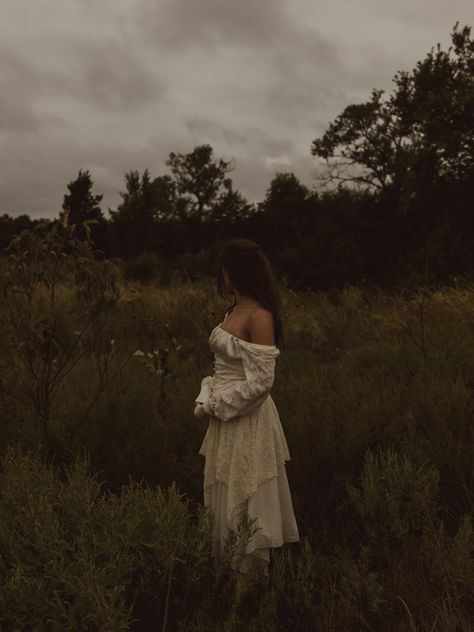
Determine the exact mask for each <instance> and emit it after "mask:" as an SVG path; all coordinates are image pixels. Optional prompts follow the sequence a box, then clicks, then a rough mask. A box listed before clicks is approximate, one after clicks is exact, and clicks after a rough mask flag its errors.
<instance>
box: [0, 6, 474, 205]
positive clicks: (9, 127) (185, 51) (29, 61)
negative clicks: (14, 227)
mask: <svg viewBox="0 0 474 632" xmlns="http://www.w3.org/2000/svg"><path fill="white" fill-rule="evenodd" d="M0 9H1V12H0V15H1V19H0V55H1V65H0V151H1V153H0V156H1V158H0V160H1V163H0V213H9V214H10V215H13V216H15V215H19V214H21V213H27V214H29V215H30V216H31V217H56V216H57V215H58V213H59V210H60V208H61V204H62V199H63V195H64V193H65V191H66V185H67V183H68V182H70V181H71V180H73V179H75V177H76V176H77V173H78V171H79V169H83V170H85V169H89V171H90V172H91V175H92V178H93V180H94V183H95V184H94V192H95V193H103V194H104V199H103V209H104V212H105V215H106V216H107V217H108V212H107V207H111V208H115V207H116V205H117V204H118V202H119V200H120V196H119V191H120V190H123V183H124V174H125V172H126V171H130V170H132V169H137V170H139V171H140V172H142V171H143V170H144V169H145V168H148V169H149V170H150V173H151V175H152V177H155V176H158V175H163V174H164V173H169V169H168V168H167V167H166V165H165V161H166V159H167V157H168V155H169V153H170V152H171V151H174V152H190V151H192V150H193V149H194V147H195V146H196V145H199V144H203V143H209V144H210V145H212V147H213V148H214V156H215V158H224V159H225V160H230V159H233V164H234V166H235V170H234V171H233V172H232V173H231V174H230V175H231V177H232V178H233V181H234V185H235V187H236V188H238V189H240V190H241V192H242V193H243V194H244V195H245V196H246V197H247V198H248V199H249V200H253V201H257V200H260V199H262V198H263V196H264V194H265V191H266V189H267V188H268V186H269V184H270V181H271V179H272V177H273V175H274V174H275V173H276V171H293V172H294V173H295V174H296V175H297V176H298V177H299V178H300V180H301V181H302V182H303V183H304V184H306V185H307V186H309V187H313V186H315V185H316V181H315V180H314V178H313V174H314V171H315V169H316V168H317V162H316V159H315V158H314V157H312V156H311V153H310V147H311V142H312V141H313V140H314V139H315V138H316V137H318V136H320V135H321V134H323V133H324V131H325V129H326V127H327V126H328V124H329V123H330V122H331V121H332V120H333V119H334V118H335V117H336V116H337V115H338V114H340V113H341V111H342V110H343V109H344V107H345V106H346V105H348V104H350V103H358V102H362V101H365V100H367V99H368V98H369V96H370V91H371V90H372V89H373V88H381V89H385V90H386V92H387V94H389V93H390V92H391V91H392V88H393V86H394V84H393V81H392V79H393V76H394V74H395V73H396V72H397V70H412V69H413V67H414V66H415V65H416V62H417V61H418V60H421V59H423V58H424V57H425V55H426V53H428V52H429V50H430V49H431V47H432V46H434V47H436V44H437V43H438V42H439V43H440V44H441V46H442V48H443V49H445V50H447V48H448V46H449V45H450V42H451V40H450V33H451V31H452V29H453V26H454V24H455V23H456V22H457V21H459V23H460V28H462V27H463V26H464V25H466V24H467V25H468V26H472V27H474V2H473V1H472V0H450V2H446V0H416V2H414V1H413V0H398V1H397V2H395V1H394V0H390V1H388V0H359V2H354V0H338V1H336V0H0ZM472 35H473V33H471V36H472Z"/></svg>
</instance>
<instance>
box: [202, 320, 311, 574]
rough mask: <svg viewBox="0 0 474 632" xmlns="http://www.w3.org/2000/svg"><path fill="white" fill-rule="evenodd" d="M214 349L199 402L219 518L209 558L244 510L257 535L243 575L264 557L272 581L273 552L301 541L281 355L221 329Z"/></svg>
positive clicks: (207, 478) (207, 499)
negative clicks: (279, 396)
mask: <svg viewBox="0 0 474 632" xmlns="http://www.w3.org/2000/svg"><path fill="white" fill-rule="evenodd" d="M209 345H210V348H211V350H212V351H213V352H214V374H213V375H212V376H206V377H205V378H203V379H202V381H201V391H200V393H199V395H198V397H197V398H196V402H202V403H203V404H202V407H203V411H204V413H205V414H206V415H207V416H208V419H209V427H208V429H207V432H206V435H205V437H204V440H203V442H202V445H201V447H200V449H199V454H201V455H202V456H204V457H205V459H206V461H205V467H204V505H205V507H208V508H210V509H211V510H212V511H213V512H214V517H215V531H214V536H213V546H212V556H213V557H214V558H219V557H220V555H221V554H222V551H223V548H224V544H225V540H226V537H227V535H228V530H229V528H233V529H236V528H237V524H238V522H239V521H240V520H241V519H242V516H243V515H244V514H245V513H246V514H247V515H248V516H249V517H250V518H256V519H257V521H256V522H255V523H254V527H253V528H254V529H255V528H257V531H256V533H255V534H254V535H253V536H252V538H251V539H250V540H249V542H248V543H247V545H246V546H245V554H244V556H243V559H242V561H241V563H240V565H239V570H240V571H241V572H242V573H247V572H249V570H250V568H251V566H252V563H253V561H255V558H259V562H260V563H261V564H262V565H263V567H264V573H265V575H267V576H268V562H269V561H270V548H274V547H280V546H282V545H283V543H284V542H298V541H299V540H300V538H299V533H298V527H297V524H296V520H295V514H294V511H293V505H292V501H291V495H290V489H289V486H288V479H287V476H286V469H285V461H289V460H290V454H289V451H288V446H287V443H286V439H285V435H284V432H283V428H282V426H281V422H280V417H279V415H278V410H277V408H276V406H275V403H274V401H273V399H272V397H271V395H270V390H271V388H272V385H273V381H274V373H275V362H276V358H277V357H278V356H279V354H280V351H279V349H278V348H277V347H276V346H275V345H262V344H257V343H253V342H248V341H246V340H243V339H241V338H237V337H236V336H234V335H233V334H231V333H230V332H227V331H225V330H224V329H222V327H221V326H220V324H219V325H217V327H215V328H214V329H213V330H212V332H211V334H210V336H209ZM240 551H242V552H243V547H242V546H241V547H240Z"/></svg>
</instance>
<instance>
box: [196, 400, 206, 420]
mask: <svg viewBox="0 0 474 632" xmlns="http://www.w3.org/2000/svg"><path fill="white" fill-rule="evenodd" d="M194 414H195V416H196V417H197V418H198V419H204V417H207V413H206V411H205V410H204V404H203V403H202V402H196V406H195V408H194Z"/></svg>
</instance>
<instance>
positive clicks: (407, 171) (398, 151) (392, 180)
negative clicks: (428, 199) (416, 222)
mask: <svg viewBox="0 0 474 632" xmlns="http://www.w3.org/2000/svg"><path fill="white" fill-rule="evenodd" d="M458 24H459V23H458V22H457V23H456V24H455V26H454V29H453V32H452V36H451V37H452V42H453V44H454V47H453V46H450V47H449V49H448V51H447V52H444V51H442V50H441V49H440V45H439V44H438V47H437V52H436V54H434V53H433V49H431V52H430V53H429V54H428V55H427V57H426V59H425V60H423V61H422V62H418V64H417V65H416V68H415V69H414V70H413V71H412V72H411V73H408V72H398V73H396V75H395V77H394V79H393V81H394V82H395V84H396V89H395V92H394V93H393V94H392V95H391V96H390V97H389V99H388V100H385V101H383V100H382V95H383V93H384V90H372V93H371V99H370V101H368V102H367V103H361V104H355V105H349V106H347V107H346V108H345V109H344V111H343V112H342V114H340V115H339V116H338V117H337V118H336V120H335V121H334V122H333V123H331V124H330V126H329V129H328V130H327V131H326V132H325V134H324V135H323V136H322V137H320V138H317V139H316V140H314V141H313V143H312V146H311V153H312V154H313V155H314V156H319V157H321V158H323V159H324V160H326V163H327V167H328V169H327V172H326V173H325V174H323V175H321V176H320V177H319V179H320V180H321V181H322V182H323V184H324V185H327V184H329V183H337V184H338V186H340V185H341V183H345V182H349V183H352V184H355V185H356V186H357V187H359V188H363V189H364V190H370V191H373V192H375V193H377V194H381V196H382V197H383V198H384V199H389V200H392V201H395V203H396V204H395V205H396V206H397V207H398V208H399V210H402V211H403V210H406V209H407V208H408V206H409V201H410V199H411V198H412V197H413V196H414V195H416V194H417V193H418V192H419V191H420V190H422V191H433V190H434V188H436V187H444V186H445V185H446V183H447V182H452V181H461V180H464V181H465V180H467V179H472V177H473V175H474V42H473V41H472V40H471V39H470V37H469V35H470V28H469V27H467V26H466V27H464V29H463V30H462V31H461V32H460V33H459V32H457V27H458ZM452 52H454V55H453V56H451V53H452Z"/></svg>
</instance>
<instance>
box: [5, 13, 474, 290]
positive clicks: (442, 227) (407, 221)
mask: <svg viewBox="0 0 474 632" xmlns="http://www.w3.org/2000/svg"><path fill="white" fill-rule="evenodd" d="M451 42H452V43H451V45H450V46H449V48H448V50H447V51H444V50H442V49H441V47H440V45H439V44H438V45H437V48H436V50H435V49H434V48H432V49H431V51H430V52H429V53H428V54H427V55H426V57H425V58H424V59H423V60H421V61H419V62H418V63H417V64H416V66H415V68H414V69H413V70H412V71H410V72H408V71H398V72H397V73H396V74H395V76H394V78H393V82H394V84H395V86H394V89H393V91H392V93H391V94H390V95H388V96H385V91H384V90H377V89H373V90H372V92H371V95H370V98H369V99H368V100H367V101H366V102H365V103H359V104H351V105H348V106H347V107H346V108H345V109H344V110H343V111H342V113H341V114H340V115H339V116H337V117H336V118H335V120H334V121H332V122H331V123H330V124H329V126H328V128H327V129H326V131H325V132H324V134H323V135H322V136H320V137H318V138H315V139H314V140H313V141H312V143H311V148H310V150H311V154H312V155H313V156H315V157H317V158H319V159H322V161H323V164H324V165H325V166H324V168H323V169H322V170H321V171H320V172H319V173H318V174H317V185H316V186H315V187H314V188H308V187H307V186H305V185H303V184H302V183H301V182H300V181H299V179H298V178H297V177H296V176H295V174H294V173H293V172H280V171H279V172H276V174H275V175H274V177H273V179H272V181H271V183H270V185H269V187H268V189H267V191H266V194H265V196H264V199H263V200H262V201H261V202H258V203H250V202H249V201H248V200H247V199H246V198H245V197H244V196H243V195H242V193H241V192H240V191H238V190H237V189H235V188H234V185H233V181H232V178H231V177H230V175H229V174H230V173H231V172H232V171H233V169H234V167H233V165H232V161H225V160H222V159H218V158H215V157H214V155H213V148H212V147H211V145H209V144H202V145H199V146H197V147H195V148H194V149H193V150H192V151H191V152H189V153H175V152H171V153H170V154H169V157H168V160H167V161H166V165H167V167H169V170H170V172H171V173H170V174H165V175H158V176H156V177H152V175H151V174H150V172H149V170H148V169H145V171H144V172H143V173H139V172H138V171H134V170H132V171H129V172H128V173H125V183H124V190H123V191H121V192H120V197H121V201H120V203H119V204H118V206H117V208H116V209H110V208H109V209H108V211H109V215H110V217H109V218H106V217H105V216H104V213H103V210H102V208H101V201H102V198H103V196H102V195H101V194H95V193H94V192H93V186H94V182H93V179H92V176H91V174H90V172H89V171H88V170H84V171H83V170H80V171H79V174H78V176H77V178H76V179H75V180H73V181H71V182H70V183H69V184H68V186H67V188H68V192H67V193H66V194H65V195H64V199H63V205H62V211H61V212H60V214H59V217H58V218H57V219H54V220H52V221H51V224H54V222H58V221H61V222H64V221H65V217H66V216H67V218H68V221H69V222H70V223H74V224H76V225H77V228H78V235H82V236H83V238H86V234H87V231H86V225H88V226H89V229H90V231H89V232H90V234H91V235H92V238H93V240H94V242H95V244H96V246H97V248H98V249H100V250H101V251H102V252H103V253H104V254H105V256H107V257H112V256H113V257H120V258H122V259H124V260H125V261H129V262H137V261H141V267H140V265H138V266H136V267H135V270H136V272H137V274H142V275H143V276H145V277H146V276H153V275H154V274H155V273H158V272H159V271H158V270H157V268H160V269H161V271H162V270H163V269H168V270H169V269H170V268H173V266H174V267H176V266H177V264H179V265H178V267H179V268H180V269H182V270H183V274H184V275H185V278H186V279H187V280H191V281H193V280H195V279H197V278H199V277H200V276H202V275H207V274H213V272H214V269H213V262H214V260H215V254H216V250H217V248H218V247H219V244H220V243H221V242H222V241H223V240H225V239H226V238H228V237H235V236H242V237H249V238H251V239H255V240H256V241H258V242H259V243H260V244H261V245H262V246H263V247H264V248H265V249H266V250H267V252H268V254H269V255H270V256H271V259H272V262H274V265H275V266H276V268H277V271H278V273H279V275H280V276H281V278H283V280H284V281H285V282H286V283H287V284H288V285H289V286H290V287H292V288H294V289H304V288H313V289H316V288H319V289H327V288H330V287H337V286H341V285H344V284H346V283H358V282H365V281H374V282H377V283H392V282H394V281H399V280H402V279H406V278H408V277H410V278H421V277H422V278H424V279H429V280H430V281H441V282H446V281H452V280H453V279H455V278H457V277H466V278H474V206H473V199H474V41H473V39H472V38H471V28H470V27H468V26H465V27H463V28H462V29H459V22H457V23H456V24H455V26H454V28H453V30H452V33H451ZM39 221H45V220H39ZM37 222H38V220H36V221H34V220H31V219H30V218H29V216H28V215H20V216H18V217H11V216H9V215H8V214H4V215H3V216H2V217H0V245H1V247H2V249H3V248H4V247H5V246H6V245H7V244H8V243H9V242H10V240H11V239H12V237H13V236H14V235H15V234H18V233H19V232H21V231H22V230H25V229H29V228H32V226H34V225H35V223H37ZM89 222H90V223H89ZM88 223H89V224H88ZM132 267H133V266H132ZM140 270H141V272H139V271H140ZM161 278H162V279H163V277H161Z"/></svg>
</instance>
